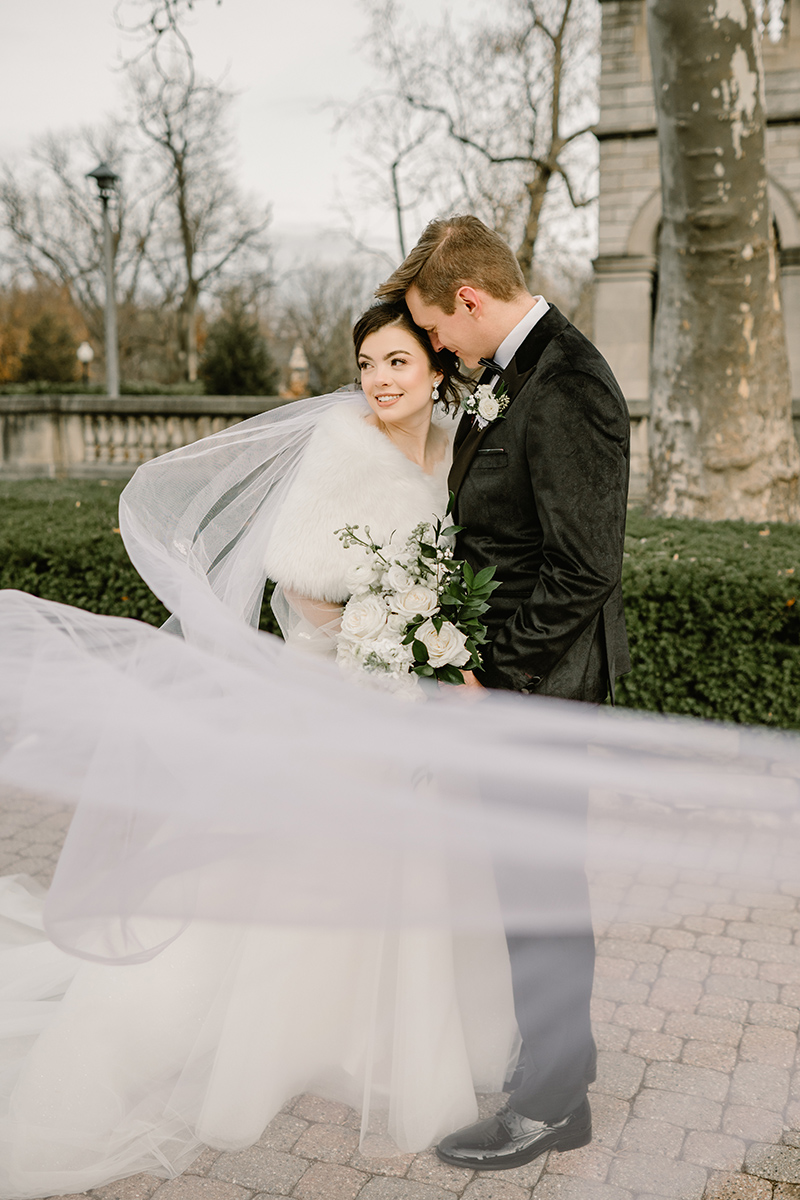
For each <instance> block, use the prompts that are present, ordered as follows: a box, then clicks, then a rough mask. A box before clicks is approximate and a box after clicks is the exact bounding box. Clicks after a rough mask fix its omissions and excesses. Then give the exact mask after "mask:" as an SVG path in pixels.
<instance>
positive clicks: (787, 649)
mask: <svg viewBox="0 0 800 1200" xmlns="http://www.w3.org/2000/svg"><path fill="white" fill-rule="evenodd" d="M122 486H123V485H122V483H120V482H118V481H109V482H108V483H106V484H103V483H99V482H94V481H92V482H87V481H84V480H66V481H55V480H31V481H26V482H20V483H12V482H6V483H0V511H2V516H3V520H2V522H0V586H1V587H6V588H8V587H13V588H20V589H22V590H23V591H28V592H32V593H34V594H35V595H37V596H44V597H46V598H47V599H50V600H58V601H60V602H62V603H65V604H75V605H78V606H79V607H81V608H85V609H88V610H89V611H91V612H98V613H107V614H109V615H112V616H120V617H136V618H138V619H139V620H142V621H147V622H149V623H151V624H154V625H160V624H161V623H162V622H163V621H164V620H166V617H167V613H166V610H165V609H164V608H163V606H162V605H161V604H160V602H159V601H158V600H157V599H156V598H155V596H153V595H152V593H151V592H150V590H149V589H148V588H147V586H146V585H145V584H144V582H143V581H142V580H141V579H140V578H139V576H138V575H137V574H136V572H135V570H134V569H133V567H132V566H131V564H130V562H129V561H128V557H127V555H126V553H125V548H124V546H123V545H122V538H121V537H120V535H119V531H118V522H117V505H118V500H119V493H120V491H121V488H122ZM623 587H624V591H625V611H626V617H627V622H628V634H629V637H630V642H631V655H632V659H633V670H632V671H631V673H630V674H629V675H627V676H625V677H624V678H623V679H621V680H619V681H618V685H617V701H618V703H619V704H622V705H626V706H628V707H631V708H642V709H648V710H650V711H655V712H672V713H682V714H686V715H689V716H696V717H709V718H714V719H717V720H727V721H734V722H739V723H746V724H761V725H773V726H778V727H782V728H787V729H800V527H798V526H788V525H775V524H772V525H761V526H758V525H748V524H745V523H744V522H734V521H730V522H719V523H711V522H704V521H687V520H663V519H656V518H648V517H644V516H642V515H640V514H638V513H631V514H630V515H629V518H628V537H627V539H626V557H625V565H624V573H623ZM261 628H262V629H269V630H270V631H271V632H273V633H276V632H277V628H276V625H275V622H274V619H273V617H272V613H271V611H270V609H269V605H268V603H267V602H266V601H265V604H264V607H263V610H262V617H261Z"/></svg>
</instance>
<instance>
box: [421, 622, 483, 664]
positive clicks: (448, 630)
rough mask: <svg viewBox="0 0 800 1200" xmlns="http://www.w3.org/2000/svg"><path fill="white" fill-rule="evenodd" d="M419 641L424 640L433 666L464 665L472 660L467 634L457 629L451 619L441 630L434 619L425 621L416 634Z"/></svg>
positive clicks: (423, 642) (429, 660)
mask: <svg viewBox="0 0 800 1200" xmlns="http://www.w3.org/2000/svg"><path fill="white" fill-rule="evenodd" d="M414 636H415V638H416V640H417V641H418V642H422V644H423V646H425V648H426V649H427V651H428V662H429V663H430V665H431V666H432V667H446V666H448V665H449V664H452V666H454V667H463V666H464V665H465V663H468V662H469V660H470V653H469V650H467V649H466V646H465V643H466V640H467V635H466V634H465V633H462V632H461V630H460V629H456V627H455V625H452V624H451V623H450V622H449V621H445V622H444V624H443V625H442V628H441V629H440V630H439V632H438V633H437V632H436V626H435V625H434V623H433V621H425V622H424V623H423V624H422V625H420V627H419V629H417V631H416V633H415V634H414Z"/></svg>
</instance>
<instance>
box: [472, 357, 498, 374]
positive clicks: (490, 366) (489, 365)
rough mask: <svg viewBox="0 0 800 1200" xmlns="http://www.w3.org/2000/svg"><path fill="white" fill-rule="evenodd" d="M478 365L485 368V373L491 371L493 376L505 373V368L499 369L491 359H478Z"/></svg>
mask: <svg viewBox="0 0 800 1200" xmlns="http://www.w3.org/2000/svg"><path fill="white" fill-rule="evenodd" d="M478 365H479V366H481V367H485V369H486V370H487V371H493V372H494V374H495V375H502V374H503V372H504V371H505V367H501V366H500V364H499V363H496V362H495V361H494V359H493V358H479V359H478Z"/></svg>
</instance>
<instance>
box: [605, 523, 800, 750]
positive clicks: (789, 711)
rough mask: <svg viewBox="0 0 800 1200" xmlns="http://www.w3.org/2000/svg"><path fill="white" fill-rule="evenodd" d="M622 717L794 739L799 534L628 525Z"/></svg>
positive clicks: (794, 529)
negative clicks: (681, 717) (695, 722)
mask: <svg viewBox="0 0 800 1200" xmlns="http://www.w3.org/2000/svg"><path fill="white" fill-rule="evenodd" d="M623 588H624V592H625V615H626V619H627V623H628V638H629V640H630V643H631V657H632V660H633V670H632V671H631V673H630V675H627V676H626V677H625V678H624V679H622V680H620V684H619V691H618V701H619V703H620V704H624V705H627V706H629V707H631V708H644V709H649V710H651V711H655V712H673V713H684V714H687V715H689V716H694V717H713V718H716V719H718V720H726V721H735V722H739V723H744V724H748V725H756V724H758V725H776V726H780V727H782V728H784V729H800V527H798V526H796V525H778V524H766V525H749V524H746V523H745V522H743V521H720V522H710V521H688V520H667V519H663V518H647V517H644V516H642V515H640V514H638V513H632V514H630V515H629V518H628V536H627V538H626V558H625V567H624V573H623Z"/></svg>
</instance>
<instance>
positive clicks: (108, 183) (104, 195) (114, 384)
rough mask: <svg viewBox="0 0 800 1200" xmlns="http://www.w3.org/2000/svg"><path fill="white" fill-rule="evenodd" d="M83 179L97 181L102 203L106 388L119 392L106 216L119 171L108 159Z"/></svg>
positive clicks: (111, 260)
mask: <svg viewBox="0 0 800 1200" xmlns="http://www.w3.org/2000/svg"><path fill="white" fill-rule="evenodd" d="M86 178H87V179H94V180H95V181H96V182H97V190H98V191H99V193H100V200H101V202H102V205H103V243H104V247H105V260H106V392H107V393H108V395H109V396H111V397H113V398H116V397H118V396H119V349H118V346H117V305H116V299H115V296H114V249H113V245H112V242H111V222H110V221H109V218H108V202H109V200H110V199H111V197H112V196H113V195H114V193H115V191H116V187H117V184H118V183H119V175H117V174H116V173H115V172H114V171H112V169H111V167H110V166H109V165H108V163H100V166H99V167H95V169H94V170H93V171H88V172H87V174H86Z"/></svg>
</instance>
